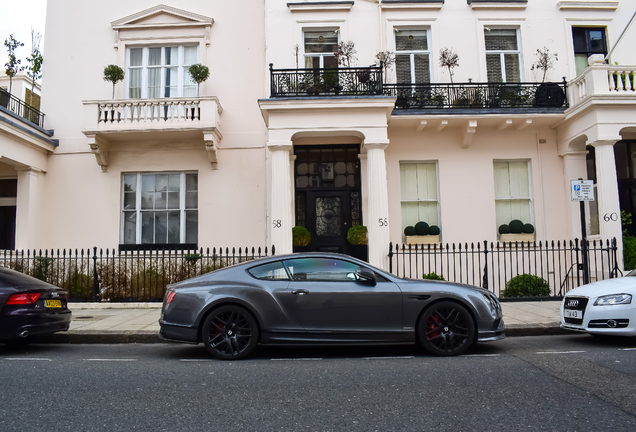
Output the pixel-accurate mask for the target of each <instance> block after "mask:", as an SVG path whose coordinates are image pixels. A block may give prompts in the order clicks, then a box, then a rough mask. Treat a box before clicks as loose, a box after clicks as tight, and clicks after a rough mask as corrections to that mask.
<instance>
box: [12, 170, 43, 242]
mask: <svg viewBox="0 0 636 432" xmlns="http://www.w3.org/2000/svg"><path fill="white" fill-rule="evenodd" d="M17 171H18V193H17V197H16V214H15V248H16V249H29V248H33V247H35V246H36V245H35V240H36V222H37V220H36V218H37V215H38V209H37V203H38V202H37V190H38V189H37V188H38V175H39V173H40V171H39V170H37V169H34V168H27V169H23V170H21V169H17Z"/></svg>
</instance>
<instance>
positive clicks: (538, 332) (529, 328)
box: [33, 323, 578, 345]
mask: <svg viewBox="0 0 636 432" xmlns="http://www.w3.org/2000/svg"><path fill="white" fill-rule="evenodd" d="M566 334H570V335H572V334H578V332H574V331H571V330H566V329H563V328H561V327H560V325H559V323H551V324H536V325H524V324H513V325H511V326H508V327H506V337H522V336H554V335H566ZM33 343H38V344H107V345H112V344H132V343H138V344H153V343H171V342H169V341H166V340H164V339H161V337H160V336H159V332H157V331H148V330H145V331H144V330H137V331H96V330H86V331H78V330H75V331H69V332H66V333H55V334H53V335H49V336H46V337H44V336H43V337H38V338H35V339H34V341H33Z"/></svg>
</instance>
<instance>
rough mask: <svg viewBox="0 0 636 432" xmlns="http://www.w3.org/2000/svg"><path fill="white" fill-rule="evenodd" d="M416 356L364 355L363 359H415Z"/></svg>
mask: <svg viewBox="0 0 636 432" xmlns="http://www.w3.org/2000/svg"><path fill="white" fill-rule="evenodd" d="M414 358H415V356H393V357H362V360H389V359H414Z"/></svg>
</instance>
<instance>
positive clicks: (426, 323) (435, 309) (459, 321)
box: [417, 301, 475, 356]
mask: <svg viewBox="0 0 636 432" xmlns="http://www.w3.org/2000/svg"><path fill="white" fill-rule="evenodd" d="M417 339H418V341H419V343H420V345H421V347H422V348H424V349H425V350H426V351H427V352H428V353H430V354H432V355H436V356H456V355H460V354H463V353H465V352H466V350H468V348H470V346H471V345H472V344H473V341H474V339H475V323H474V322H473V318H472V316H471V315H470V313H469V312H468V310H467V309H466V308H465V307H464V306H462V305H460V304H459V303H455V302H452V301H443V302H439V303H435V304H434V305H432V306H430V307H429V308H428V309H426V310H425V311H424V313H423V314H422V316H421V317H420V320H419V322H418V325H417Z"/></svg>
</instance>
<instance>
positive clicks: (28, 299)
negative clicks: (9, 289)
mask: <svg viewBox="0 0 636 432" xmlns="http://www.w3.org/2000/svg"><path fill="white" fill-rule="evenodd" d="M38 298H40V293H28V294H13V295H12V296H11V297H9V299H8V300H7V304H10V305H19V304H33V303H35V301H36V300H37V299H38Z"/></svg>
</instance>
